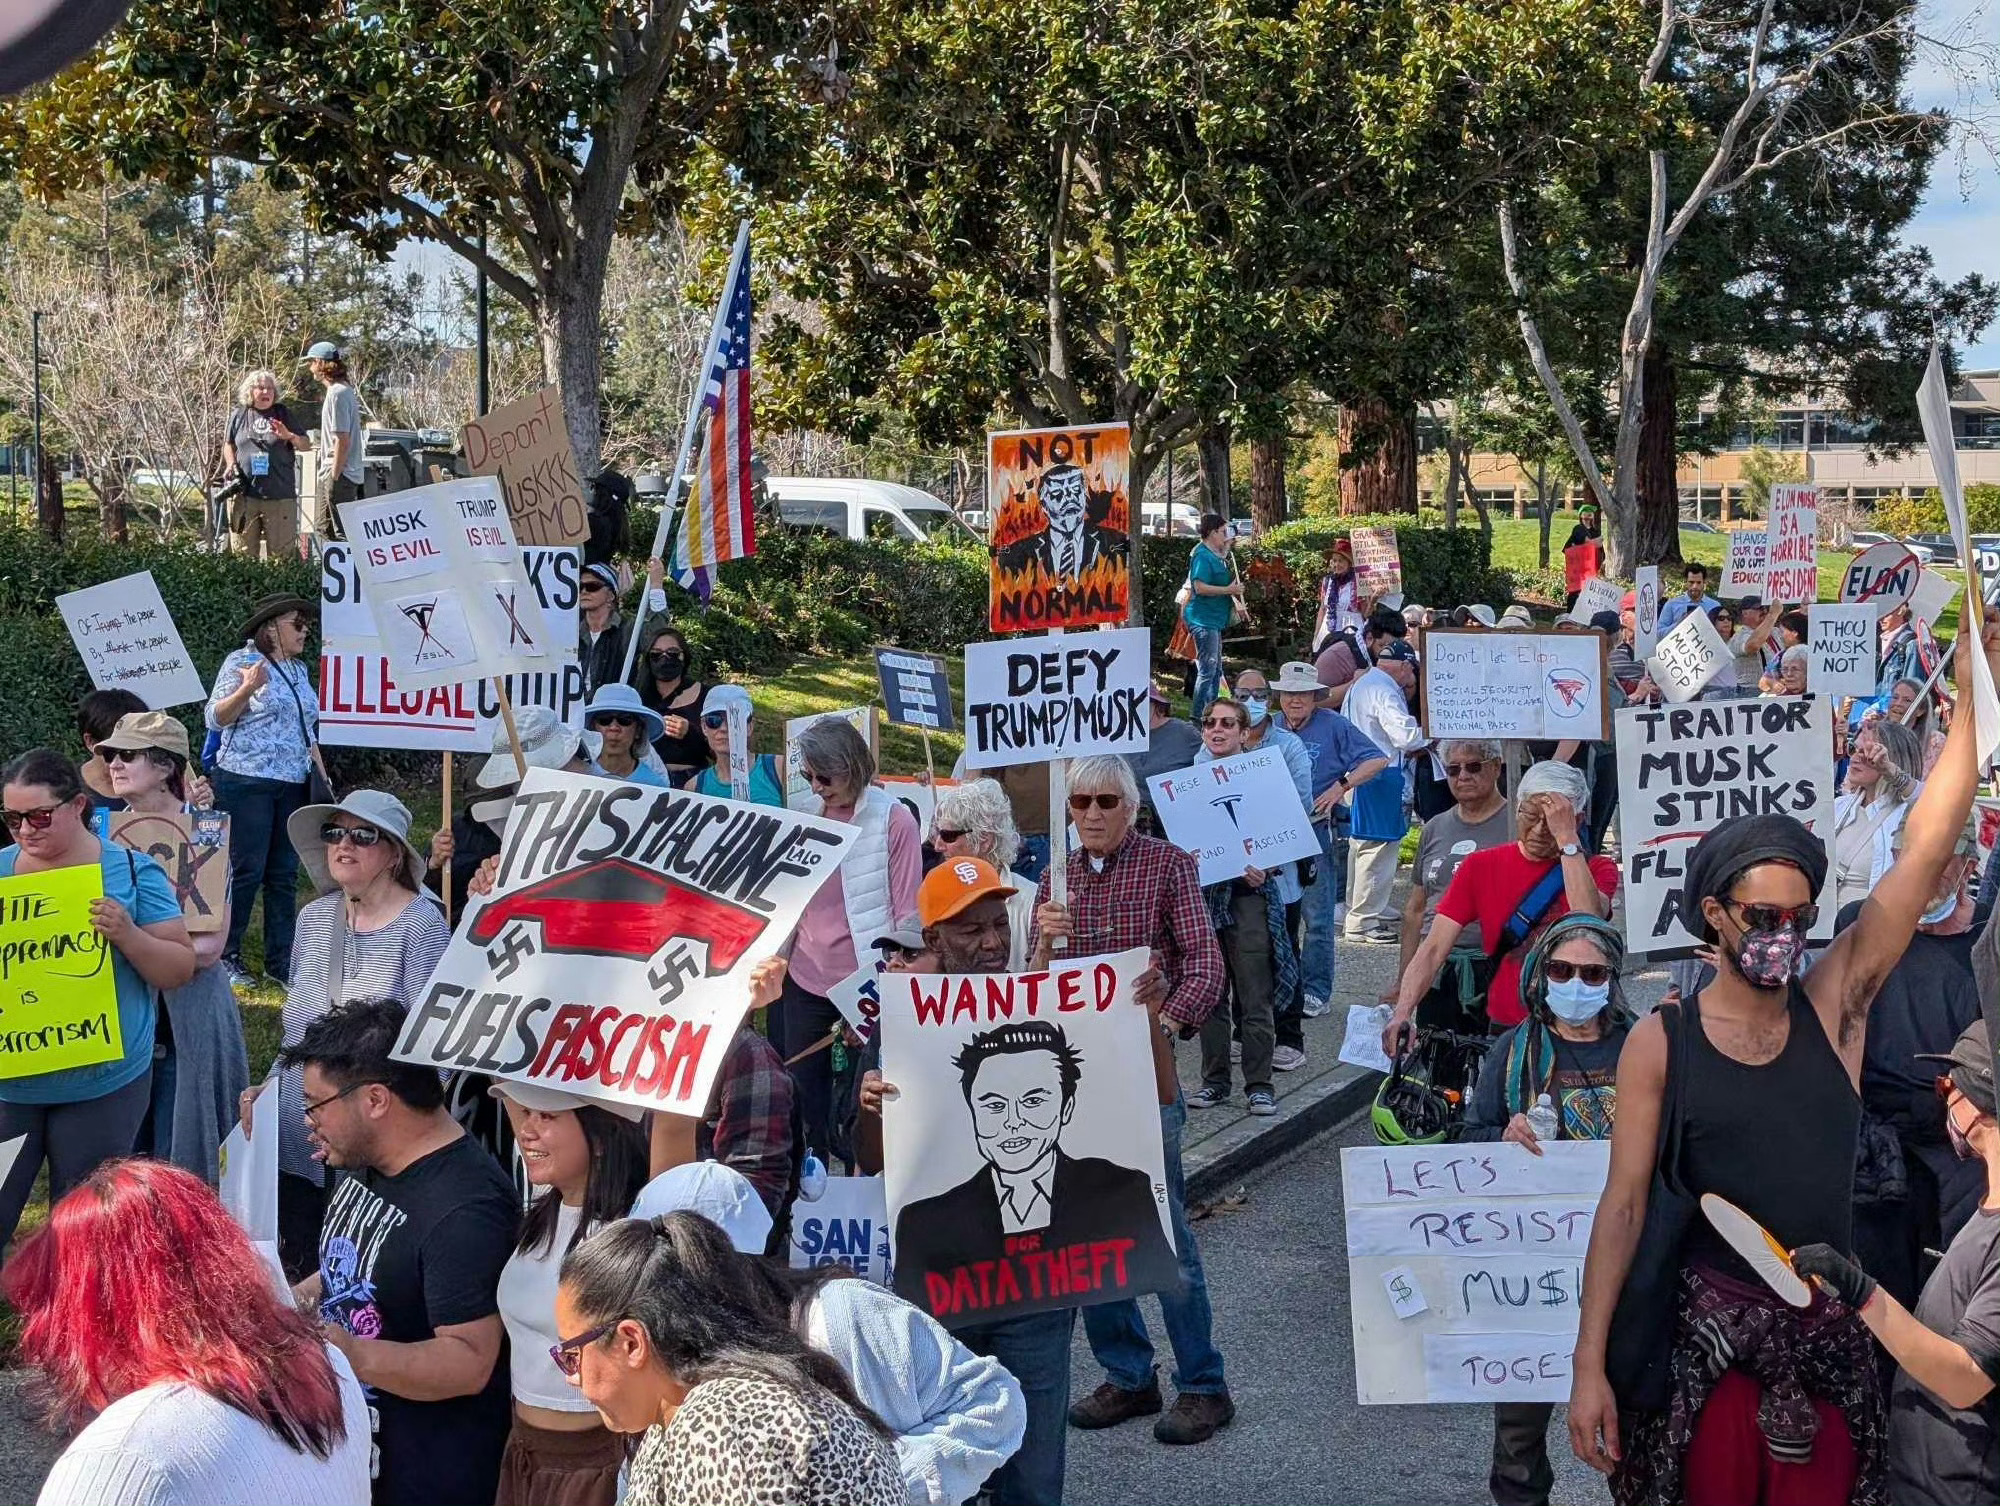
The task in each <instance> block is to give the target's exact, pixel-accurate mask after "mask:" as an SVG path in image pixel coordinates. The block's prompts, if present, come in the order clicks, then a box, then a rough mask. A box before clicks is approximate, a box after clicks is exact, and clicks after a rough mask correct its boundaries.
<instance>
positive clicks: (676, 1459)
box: [555, 1213, 903, 1506]
mask: <svg viewBox="0 0 2000 1506" xmlns="http://www.w3.org/2000/svg"><path fill="white" fill-rule="evenodd" d="M705 1222H706V1221H705V1220H704V1219H702V1217H701V1216H700V1215H699V1214H694V1213H669V1214H665V1215H663V1216H661V1217H659V1218H655V1219H651V1220H643V1221H642V1220H639V1219H625V1220H623V1221H621V1222H619V1223H615V1224H610V1225H607V1226H606V1227H605V1228H603V1229H600V1230H599V1231H598V1232H597V1233H595V1234H593V1235H591V1236H590V1238H588V1239H586V1240H585V1241H584V1242H583V1243H582V1244H580V1245H578V1246H577V1247H576V1248H575V1249H573V1250H571V1251H570V1252H569V1254H568V1255H567V1256H565V1257H564V1259H563V1264H562V1278H561V1285H560V1287H559V1288H558V1290H557V1293H556V1331H557V1332H558V1333H560V1334H563V1335H565V1337H564V1338H563V1339H562V1340H561V1341H560V1342H559V1343H558V1344H557V1345H556V1346H555V1355H556V1363H557V1364H558V1365H559V1366H561V1367H562V1370H563V1372H564V1373H565V1374H567V1375H568V1376H569V1377H570V1379H571V1381H572V1382H573V1383H575V1384H576V1385H578V1386H579V1387H581V1388H582V1390H583V1394H584V1396H585V1398H586V1399H587V1400H588V1401H589V1402H590V1404H591V1405H592V1406H594V1407H596V1408H597V1410H598V1412H599V1414H600V1415H602V1416H603V1418H604V1422H605V1425H606V1426H607V1427H609V1428H611V1429H612V1430H613V1431H615V1432H620V1433H643V1434H644V1435H645V1437H644V1439H643V1440H642V1442H641V1443H640V1445H639V1452H638V1455H637V1457H636V1458H634V1460H633V1461H632V1467H631V1471H630V1473H629V1475H628V1478H627V1483H626V1492H625V1496H624V1500H625V1501H626V1502H628V1503H632V1506H718V1503H722V1502H745V1503H747V1502H756V1503H757V1506H901V1503H902V1501H903V1476H902V1471H901V1469H900V1468H899V1467H898V1466H897V1463H896V1453H895V1450H894V1448H893V1447H892V1446H891V1443H890V1438H891V1434H890V1432H889V1429H888V1428H887V1427H886V1426H885V1425H884V1424H883V1422H882V1420H881V1419H880V1418H878V1417H877V1416H876V1415H875V1414H874V1413H873V1412H871V1411H870V1410H869V1409H868V1408H867V1407H866V1406H864V1405H863V1404H862V1403H861V1401H860V1400H859V1398H857V1397H856V1396H855V1394H854V1390H853V1387H852V1386H850V1385H849V1384H848V1380H847V1376H846V1374H845V1373H844V1372H843V1371H842V1370H841V1368H840V1366H839V1365H837V1364H835V1363H834V1362H833V1361H832V1360H831V1359H829V1358H827V1356H825V1355H823V1354H820V1353H818V1352H816V1351H814V1350H812V1349H809V1348H807V1347H806V1345H805V1343H804V1342H803V1341H802V1340H801V1339H800V1338H799V1337H798V1335H797V1333H796V1332H794V1331H793V1330H792V1329H791V1328H790V1327H789V1326H785V1325H783V1324H775V1325H774V1324H773V1322H772V1321H771V1320H770V1319H769V1317H767V1316H765V1315H764V1314H763V1313H761V1312H760V1311H759V1309H758V1307H757V1306H756V1305H755V1304H753V1303H752V1302H750V1301H746V1300H745V1299H744V1295H743V1294H742V1293H741V1292H739V1291H738V1290H737V1289H736V1287H737V1282H736V1279H735V1277H734V1273H733V1272H732V1270H731V1269H730V1268H729V1267H727V1266H725V1265H723V1264H722V1263H721V1262H719V1261H717V1260H715V1259H714V1258H713V1251H714V1250H715V1249H716V1248H718V1242H716V1241H711V1240H709V1239H705V1238H703V1237H702V1235H703V1230H702V1227H701V1226H702V1225H703V1224H704V1223H705ZM720 1247H722V1248H726V1243H724V1244H722V1245H721V1246H720Z"/></svg>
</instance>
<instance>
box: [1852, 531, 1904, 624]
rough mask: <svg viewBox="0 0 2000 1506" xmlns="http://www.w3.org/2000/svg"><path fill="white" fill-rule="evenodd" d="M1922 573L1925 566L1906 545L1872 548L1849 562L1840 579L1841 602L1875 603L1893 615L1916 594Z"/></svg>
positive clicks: (1873, 546) (1871, 546)
mask: <svg viewBox="0 0 2000 1506" xmlns="http://www.w3.org/2000/svg"><path fill="white" fill-rule="evenodd" d="M1922 570H1923V564H1922V562H1921V561H1919V560H1918V559H1917V557H1916V555H1915V554H1913V553H1911V552H1910V550H1909V549H1907V548H1906V547H1904V546H1903V545H1901V544H1897V543H1894V542H1890V543H1882V544H1871V545H1870V546H1869V547H1868V548H1866V549H1864V550H1862V551H1861V552H1860V553H1859V554H1857V555H1855V556H1854V558H1853V559H1852V560H1850V561H1848V565H1847V570H1846V572H1845V573H1844V574H1843V575H1842V576H1841V578H1840V599H1841V600H1842V601H1847V602H1855V601H1867V602H1873V603H1875V604H1876V605H1877V606H1879V607H1880V608H1881V610H1883V611H1884V612H1892V611H1894V610H1895V609H1896V608H1897V607H1900V606H1901V605H1902V604H1903V603H1904V602H1906V601H1908V600H1909V599H1910V597H1911V596H1912V595H1914V594H1915V592H1916V589H1917V577H1918V575H1919V574H1920V573H1921V572H1922Z"/></svg>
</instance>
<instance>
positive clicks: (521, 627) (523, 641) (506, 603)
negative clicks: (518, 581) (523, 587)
mask: <svg viewBox="0 0 2000 1506" xmlns="http://www.w3.org/2000/svg"><path fill="white" fill-rule="evenodd" d="M493 599H494V600H495V601H497V602H499V603H500V610H501V611H503V612H505V613H506V614H507V647H509V648H513V647H514V646H515V645H516V644H519V645H520V646H521V647H523V648H526V649H528V650H530V651H531V652H534V653H540V652H541V651H542V646H541V643H540V642H539V641H538V640H537V639H536V637H535V635H534V634H533V633H531V632H529V631H528V625H527V624H526V623H525V622H523V621H521V613H520V603H519V602H518V601H516V600H515V599H514V593H513V591H511V590H496V591H495V592H494V593H493Z"/></svg>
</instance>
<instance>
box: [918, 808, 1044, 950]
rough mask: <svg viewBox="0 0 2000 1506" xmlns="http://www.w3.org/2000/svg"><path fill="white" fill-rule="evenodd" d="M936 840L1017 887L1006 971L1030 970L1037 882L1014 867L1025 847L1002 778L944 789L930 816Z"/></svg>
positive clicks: (1010, 902) (948, 854) (946, 853)
mask: <svg viewBox="0 0 2000 1506" xmlns="http://www.w3.org/2000/svg"><path fill="white" fill-rule="evenodd" d="M931 842H932V845H933V847H934V848H935V849H936V851H937V854H938V856H939V857H942V858H984V859H986V861H987V862H989V863H991V864H992V865H993V866H994V867H995V868H997V869H998V870H999V871H1000V876H1001V877H1002V878H1004V879H1006V880H1007V882H1008V883H1009V884H1011V885H1013V886H1014V892H1013V893H1012V894H1011V895H1009V896H1008V897H1007V922H1008V924H1009V925H1010V926H1011V927H1012V928H1013V932H1014V947H1013V951H1012V953H1011V954H1010V955H1009V957H1008V959H1007V970H1008V971H1009V972H1015V973H1018V972H1021V971H1023V970H1025V969H1026V967H1027V965H1028V932H1029V931H1030V930H1031V929H1032V928H1033V926H1034V922H1035V880H1033V879H1031V878H1026V877H1024V876H1023V875H1021V874H1019V873H1016V872H1015V871H1014V859H1015V858H1016V857H1017V856H1019V854H1020V850H1021V834H1020V833H1019V832H1018V831H1016V830H1015V829H1014V809H1013V807H1012V805H1010V804H1009V803H1008V800H1007V792H1006V791H1005V790H1004V789H1002V788H1001V787H1000V782H999V781H998V780H997V779H968V780H967V781H966V782H965V783H964V784H960V785H956V786H953V787H952V788H950V789H943V790H939V791H938V795H937V811H936V813H935V814H934V815H933V816H932V817H931Z"/></svg>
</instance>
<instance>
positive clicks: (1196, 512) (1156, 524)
mask: <svg viewBox="0 0 2000 1506" xmlns="http://www.w3.org/2000/svg"><path fill="white" fill-rule="evenodd" d="M1139 530H1140V532H1142V533H1144V534H1146V535H1148V536H1149V537H1152V538H1161V537H1163V536H1171V537H1173V538H1177V539H1193V538H1199V537H1200V536H1201V509H1200V508H1198V507H1195V506H1193V505H1191V504H1190V503H1186V502H1176V503H1174V504H1173V508H1172V514H1171V516H1169V512H1168V507H1167V504H1166V503H1164V502H1147V503H1145V504H1144V505H1142V506H1141V507H1140V509H1139Z"/></svg>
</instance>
